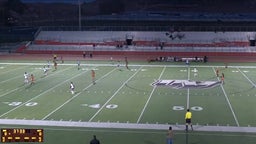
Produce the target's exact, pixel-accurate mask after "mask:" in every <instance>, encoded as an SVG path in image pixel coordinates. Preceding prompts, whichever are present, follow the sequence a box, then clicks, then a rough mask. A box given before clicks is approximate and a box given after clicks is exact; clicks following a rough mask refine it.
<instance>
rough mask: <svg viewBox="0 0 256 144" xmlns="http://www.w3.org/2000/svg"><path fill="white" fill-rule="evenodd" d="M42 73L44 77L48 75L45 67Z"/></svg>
mask: <svg viewBox="0 0 256 144" xmlns="http://www.w3.org/2000/svg"><path fill="white" fill-rule="evenodd" d="M43 72H44V76H47V75H48V68H46V67H45V66H44V67H43Z"/></svg>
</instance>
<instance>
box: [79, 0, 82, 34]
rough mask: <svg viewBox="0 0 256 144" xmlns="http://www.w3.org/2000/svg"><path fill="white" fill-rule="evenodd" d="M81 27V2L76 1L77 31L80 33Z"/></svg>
mask: <svg viewBox="0 0 256 144" xmlns="http://www.w3.org/2000/svg"><path fill="white" fill-rule="evenodd" d="M81 26H82V23H81V2H80V0H78V29H79V31H81Z"/></svg>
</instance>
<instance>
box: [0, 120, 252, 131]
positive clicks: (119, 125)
mask: <svg viewBox="0 0 256 144" xmlns="http://www.w3.org/2000/svg"><path fill="white" fill-rule="evenodd" d="M0 124H1V125H24V126H55V127H72V128H76V127H77V128H111V129H134V130H136V129H137V130H138V129H142V130H166V129H168V128H169V126H170V125H171V126H172V127H173V130H178V131H184V128H183V127H184V125H172V124H148V123H146V124H137V123H112V122H75V121H50V120H19V119H16V120H14V119H0ZM194 131H208V132H244V133H256V127H237V126H203V125H195V126H194Z"/></svg>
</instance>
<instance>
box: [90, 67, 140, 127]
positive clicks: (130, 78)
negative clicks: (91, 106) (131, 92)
mask: <svg viewBox="0 0 256 144" xmlns="http://www.w3.org/2000/svg"><path fill="white" fill-rule="evenodd" d="M141 68H142V67H140V68H139V69H138V70H137V71H136V72H135V73H134V74H133V75H132V76H131V77H130V78H129V79H127V80H126V81H125V82H124V83H123V84H122V85H121V86H120V87H119V89H118V90H117V91H116V92H115V93H114V94H113V95H112V96H111V97H110V98H109V99H108V100H107V101H106V103H105V104H103V105H102V106H101V108H100V109H99V110H98V111H97V112H96V113H95V114H94V115H93V116H92V117H91V118H90V120H89V122H91V121H92V120H93V119H94V118H95V117H96V116H97V115H98V114H99V113H100V112H101V111H102V109H103V108H104V107H105V106H106V105H107V104H108V103H109V102H110V101H111V100H112V99H113V98H114V97H115V96H116V94H117V93H118V92H119V91H120V90H121V89H122V88H123V87H124V86H125V85H126V83H127V82H128V81H129V80H131V79H132V78H133V77H134V76H135V75H136V74H137V73H138V72H139V71H140V70H141Z"/></svg>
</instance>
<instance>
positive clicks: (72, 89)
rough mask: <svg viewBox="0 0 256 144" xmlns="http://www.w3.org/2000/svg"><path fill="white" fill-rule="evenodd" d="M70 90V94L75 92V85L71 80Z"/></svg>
mask: <svg viewBox="0 0 256 144" xmlns="http://www.w3.org/2000/svg"><path fill="white" fill-rule="evenodd" d="M70 91H71V93H72V94H75V85H74V84H73V82H71V83H70Z"/></svg>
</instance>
